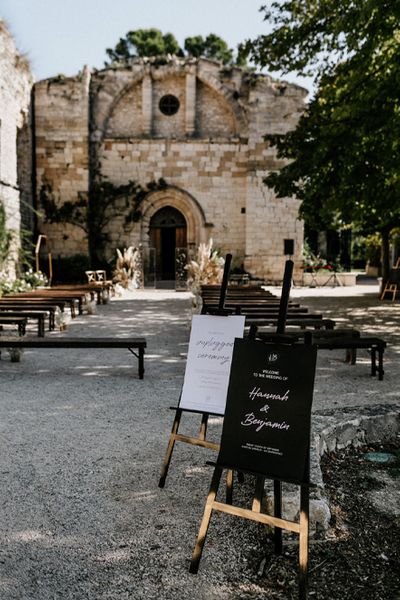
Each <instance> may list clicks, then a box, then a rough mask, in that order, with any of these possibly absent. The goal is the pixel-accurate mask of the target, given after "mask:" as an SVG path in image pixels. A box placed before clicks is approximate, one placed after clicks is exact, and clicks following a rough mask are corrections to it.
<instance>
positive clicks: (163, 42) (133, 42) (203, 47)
mask: <svg viewBox="0 0 400 600" xmlns="http://www.w3.org/2000/svg"><path fill="white" fill-rule="evenodd" d="M184 48H185V51H186V54H185V52H184V50H182V48H180V46H179V44H178V42H177V41H176V39H175V37H174V35H173V34H172V33H166V34H163V33H162V32H161V31H160V30H159V29H137V30H135V31H128V33H127V34H126V36H125V37H124V38H120V40H119V42H118V44H117V45H116V46H115V48H107V50H106V54H107V56H108V58H109V59H110V61H111V62H115V61H116V62H118V61H126V60H128V59H129V58H133V57H137V56H138V57H144V56H165V55H167V54H174V55H176V56H182V57H183V56H185V55H186V56H193V57H196V58H200V57H202V56H203V57H205V58H211V59H215V60H218V61H220V62H222V63H223V64H225V65H228V64H229V65H230V64H237V65H239V66H244V65H245V64H246V60H245V58H243V56H242V55H241V54H237V56H236V58H235V59H234V51H233V50H232V49H231V48H229V47H228V44H227V43H226V42H225V41H224V40H223V39H222V38H220V37H219V36H217V35H216V34H215V33H210V34H209V35H207V37H206V38H203V36H201V35H196V36H193V37H188V38H186V39H185V42H184ZM106 64H107V63H106Z"/></svg>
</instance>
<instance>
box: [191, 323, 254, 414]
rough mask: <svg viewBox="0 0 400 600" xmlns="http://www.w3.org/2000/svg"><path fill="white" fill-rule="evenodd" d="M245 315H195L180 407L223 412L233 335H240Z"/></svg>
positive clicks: (238, 336)
mask: <svg viewBox="0 0 400 600" xmlns="http://www.w3.org/2000/svg"><path fill="white" fill-rule="evenodd" d="M244 321H245V317H244V316H241V315H240V316H239V315H232V316H229V317H218V316H213V315H194V317H193V320H192V331H191V333H190V340H189V350H188V357H187V363H186V371H185V378H184V381H183V388H182V395H181V400H180V403H179V407H180V408H186V409H189V410H199V411H201V412H208V413H216V414H219V415H223V414H224V413H225V403H226V394H227V390H228V383H229V373H230V368H231V360H232V351H233V344H234V341H235V338H242V337H243V330H244Z"/></svg>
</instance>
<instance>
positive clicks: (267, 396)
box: [249, 387, 289, 402]
mask: <svg viewBox="0 0 400 600" xmlns="http://www.w3.org/2000/svg"><path fill="white" fill-rule="evenodd" d="M249 398H250V399H251V400H255V399H256V398H257V399H260V400H280V401H281V402H286V401H287V400H288V399H289V390H286V392H285V393H284V394H283V395H281V394H271V393H269V392H265V393H263V392H262V391H261V388H256V387H254V388H253V389H252V390H251V392H249Z"/></svg>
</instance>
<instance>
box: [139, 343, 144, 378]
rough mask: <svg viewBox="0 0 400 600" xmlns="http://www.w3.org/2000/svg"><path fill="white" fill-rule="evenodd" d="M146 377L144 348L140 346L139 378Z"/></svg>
mask: <svg viewBox="0 0 400 600" xmlns="http://www.w3.org/2000/svg"><path fill="white" fill-rule="evenodd" d="M143 377H144V349H143V348H139V379H143Z"/></svg>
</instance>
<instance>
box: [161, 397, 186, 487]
mask: <svg viewBox="0 0 400 600" xmlns="http://www.w3.org/2000/svg"><path fill="white" fill-rule="evenodd" d="M181 416H182V411H181V410H180V409H179V408H178V409H177V411H176V413H175V419H174V422H173V424H172V430H171V435H170V436H169V442H168V446H167V452H166V453H165V458H164V462H163V466H162V468H161V475H160V481H159V482H158V487H160V488H163V487H164V485H165V480H166V479H167V474H168V469H169V465H170V462H171V458H172V452H173V451H174V446H175V436H176V434H177V433H178V429H179V424H180V422H181Z"/></svg>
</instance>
